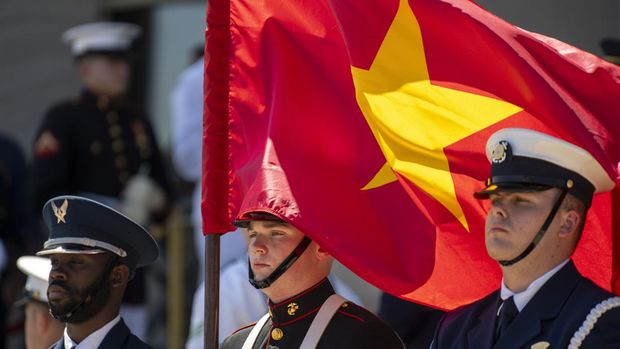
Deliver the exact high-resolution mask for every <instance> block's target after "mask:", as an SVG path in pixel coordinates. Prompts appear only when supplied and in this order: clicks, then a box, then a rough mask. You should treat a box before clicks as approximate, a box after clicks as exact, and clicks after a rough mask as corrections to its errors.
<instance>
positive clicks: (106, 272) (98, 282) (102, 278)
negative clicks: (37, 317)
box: [49, 256, 118, 322]
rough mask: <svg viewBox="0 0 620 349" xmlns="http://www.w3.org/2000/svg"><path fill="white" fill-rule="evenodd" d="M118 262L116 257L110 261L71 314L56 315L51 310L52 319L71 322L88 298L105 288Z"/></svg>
mask: <svg viewBox="0 0 620 349" xmlns="http://www.w3.org/2000/svg"><path fill="white" fill-rule="evenodd" d="M117 260H118V257H116V256H112V258H110V260H109V261H108V263H107V264H106V267H105V269H103V272H102V273H101V274H100V275H99V278H98V279H97V280H96V281H95V282H94V283H93V284H92V285H90V287H89V288H88V292H87V293H86V296H85V297H84V298H82V301H81V302H79V303H78V304H77V305H76V306H75V307H73V309H71V311H69V312H67V313H65V314H57V315H56V314H54V313H52V309H51V308H50V310H49V313H50V315H52V317H53V318H54V319H56V320H58V321H61V322H69V320H70V319H71V317H73V315H75V314H76V313H77V312H78V310H80V308H82V306H83V305H84V303H86V300H87V299H88V297H90V296H91V295H92V294H93V292H94V291H95V290H98V289H99V288H101V287H102V286H103V283H104V282H105V281H106V278H107V277H108V275H109V274H110V271H112V268H114V266H115V265H116V261H117Z"/></svg>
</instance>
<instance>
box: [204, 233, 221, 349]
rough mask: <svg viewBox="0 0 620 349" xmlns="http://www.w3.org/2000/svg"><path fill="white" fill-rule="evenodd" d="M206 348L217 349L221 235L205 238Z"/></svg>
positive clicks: (210, 235)
mask: <svg viewBox="0 0 620 349" xmlns="http://www.w3.org/2000/svg"><path fill="white" fill-rule="evenodd" d="M204 280H205V294H204V297H205V309H204V311H205V313H204V348H206V349H217V347H218V324H219V299H220V234H208V235H207V236H205V275H204Z"/></svg>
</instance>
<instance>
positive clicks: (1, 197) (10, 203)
mask: <svg viewBox="0 0 620 349" xmlns="http://www.w3.org/2000/svg"><path fill="white" fill-rule="evenodd" d="M28 179H29V173H28V168H27V166H26V161H25V158H24V154H23V152H22V151H21V149H20V148H19V146H18V145H17V143H15V142H14V141H13V140H12V139H10V138H8V137H6V136H3V135H0V290H1V299H0V328H1V329H5V328H6V327H7V325H9V326H8V327H14V326H13V325H15V322H17V323H20V322H21V316H18V318H17V319H12V320H13V321H10V320H11V319H9V311H10V305H11V304H13V303H14V302H15V300H16V299H17V298H18V297H19V291H20V290H21V288H22V285H23V282H24V276H23V274H21V273H19V272H18V271H17V268H16V267H15V261H16V260H17V257H19V256H20V255H22V254H25V253H26V252H27V251H28V250H30V251H31V252H33V250H34V249H35V248H38V247H39V246H37V245H39V244H40V243H41V241H43V240H42V235H40V234H37V232H36V230H35V229H34V228H33V227H34V226H35V225H33V224H32V221H33V219H32V211H31V207H32V206H31V202H30V199H31V196H30V193H29V191H28V185H27V184H28ZM35 246H36V247H35ZM11 315H12V314H11ZM20 315H21V314H20ZM4 347H5V331H4V330H3V331H0V348H4Z"/></svg>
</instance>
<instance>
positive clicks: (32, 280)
mask: <svg viewBox="0 0 620 349" xmlns="http://www.w3.org/2000/svg"><path fill="white" fill-rule="evenodd" d="M17 267H18V268H19V270H21V271H22V272H23V273H24V274H26V275H27V276H28V279H27V280H26V287H25V289H26V294H27V297H28V298H31V299H34V300H37V301H39V302H44V303H47V286H48V285H47V280H48V277H49V274H50V270H51V269H52V264H51V262H50V260H49V259H48V258H42V257H34V256H23V257H19V258H18V259H17Z"/></svg>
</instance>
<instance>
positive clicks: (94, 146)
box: [90, 141, 103, 155]
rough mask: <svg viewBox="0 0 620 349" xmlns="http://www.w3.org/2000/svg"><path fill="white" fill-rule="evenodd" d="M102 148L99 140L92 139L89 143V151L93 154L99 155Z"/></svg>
mask: <svg viewBox="0 0 620 349" xmlns="http://www.w3.org/2000/svg"><path fill="white" fill-rule="evenodd" d="M102 150H103V145H101V142H99V141H94V142H92V143H91V144H90V152H91V153H92V154H93V155H99V154H101V151H102Z"/></svg>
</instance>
